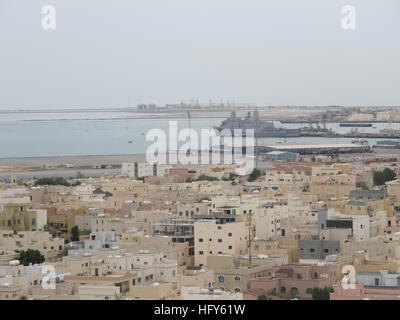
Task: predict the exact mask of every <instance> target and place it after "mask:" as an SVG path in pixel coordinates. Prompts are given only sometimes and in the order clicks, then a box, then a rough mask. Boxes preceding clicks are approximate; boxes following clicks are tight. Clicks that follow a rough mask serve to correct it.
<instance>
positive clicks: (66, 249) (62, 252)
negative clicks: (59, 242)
mask: <svg viewBox="0 0 400 320" xmlns="http://www.w3.org/2000/svg"><path fill="white" fill-rule="evenodd" d="M67 255H68V248H67V246H65V247H64V248H63V249H62V250H61V251H60V253H59V254H58V258H62V257H65V256H67Z"/></svg>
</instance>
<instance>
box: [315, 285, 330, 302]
mask: <svg viewBox="0 0 400 320" xmlns="http://www.w3.org/2000/svg"><path fill="white" fill-rule="evenodd" d="M331 292H333V288H332V287H329V288H328V287H324V288H318V287H314V288H313V289H312V299H313V300H329V299H330V295H329V294H330V293H331Z"/></svg>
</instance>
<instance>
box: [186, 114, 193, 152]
mask: <svg viewBox="0 0 400 320" xmlns="http://www.w3.org/2000/svg"><path fill="white" fill-rule="evenodd" d="M187 114H188V119H189V156H190V154H191V152H190V149H191V148H192V130H191V129H192V128H191V125H190V111H188V112H187Z"/></svg>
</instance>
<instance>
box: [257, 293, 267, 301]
mask: <svg viewBox="0 0 400 320" xmlns="http://www.w3.org/2000/svg"><path fill="white" fill-rule="evenodd" d="M257 300H267V297H266V296H265V294H262V295H261V296H258V297H257Z"/></svg>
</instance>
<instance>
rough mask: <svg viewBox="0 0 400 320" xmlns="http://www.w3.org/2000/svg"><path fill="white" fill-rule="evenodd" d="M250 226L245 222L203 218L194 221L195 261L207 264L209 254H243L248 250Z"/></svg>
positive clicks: (202, 264)
mask: <svg viewBox="0 0 400 320" xmlns="http://www.w3.org/2000/svg"><path fill="white" fill-rule="evenodd" d="M247 245H248V228H247V227H246V224H245V222H230V223H224V224H221V223H217V220H203V221H196V222H195V223H194V250H195V255H194V263H195V265H197V266H206V265H207V256H209V255H217V254H233V255H241V254H245V253H246V252H247Z"/></svg>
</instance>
